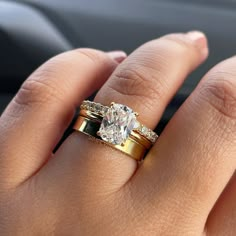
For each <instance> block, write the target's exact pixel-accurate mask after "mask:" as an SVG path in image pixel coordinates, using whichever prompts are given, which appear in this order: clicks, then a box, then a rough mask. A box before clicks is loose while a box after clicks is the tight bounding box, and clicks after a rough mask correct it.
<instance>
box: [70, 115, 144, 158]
mask: <svg viewBox="0 0 236 236" xmlns="http://www.w3.org/2000/svg"><path fill="white" fill-rule="evenodd" d="M100 125H101V123H100V122H98V121H96V120H93V119H89V118H87V117H84V116H79V117H78V119H77V121H76V123H75V125H74V129H75V130H77V131H80V132H81V133H84V134H86V135H89V136H91V137H94V138H96V139H99V140H101V141H102V139H101V138H100V137H99V136H98V135H97V131H98V130H99V127H100ZM106 144H108V145H109V146H111V147H113V148H115V149H117V150H119V151H121V152H123V153H125V154H126V155H128V156H130V157H132V158H133V159H135V160H136V161H141V160H142V159H143V157H144V156H145V155H146V152H147V148H146V147H145V146H144V145H143V144H142V143H141V142H139V140H138V139H135V138H132V137H128V139H127V140H126V141H125V143H124V144H123V145H112V144H109V143H106Z"/></svg>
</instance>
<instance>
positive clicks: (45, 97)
mask: <svg viewBox="0 0 236 236" xmlns="http://www.w3.org/2000/svg"><path fill="white" fill-rule="evenodd" d="M49 68H50V67H49ZM55 76H56V75H55V73H54V71H53V69H52V70H51V69H46V68H44V69H41V70H39V71H37V72H36V73H35V74H34V75H33V76H32V77H31V78H29V79H27V80H26V81H25V82H24V83H23V85H22V86H21V88H20V90H19V92H18V93H17V95H16V96H15V98H14V102H15V103H17V104H19V105H23V106H26V107H28V106H30V107H31V106H34V105H44V104H48V102H50V101H51V100H61V99H60V96H59V94H61V93H62V92H63V91H58V90H59V88H58V87H57V86H56V85H55V84H54V83H53V80H52V79H51V78H53V77H55ZM54 82H55V81H54Z"/></svg>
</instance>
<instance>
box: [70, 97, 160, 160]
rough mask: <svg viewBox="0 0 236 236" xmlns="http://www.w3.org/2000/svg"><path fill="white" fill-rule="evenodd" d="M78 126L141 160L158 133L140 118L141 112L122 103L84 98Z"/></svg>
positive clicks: (75, 126) (81, 130) (88, 133)
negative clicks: (138, 118) (92, 100)
mask: <svg viewBox="0 0 236 236" xmlns="http://www.w3.org/2000/svg"><path fill="white" fill-rule="evenodd" d="M80 108H81V110H80V114H79V117H78V119H77V121H76V123H75V125H74V129H75V130H77V131H80V132H82V133H85V134H87V135H90V136H92V137H94V138H96V139H100V140H102V141H103V142H105V143H106V144H108V145H110V146H112V147H114V148H116V149H118V150H120V151H122V152H124V153H126V154H127V155H129V156H131V157H132V158H134V159H135V160H141V159H142V158H143V157H144V156H145V154H146V153H147V151H148V150H149V149H150V148H151V146H152V145H153V144H154V143H155V141H156V140H157V138H158V136H157V134H156V133H155V132H154V131H152V130H151V129H149V128H147V127H146V126H144V125H143V124H141V123H140V122H139V121H137V115H138V114H137V113H135V112H134V111H133V110H132V109H131V108H129V107H128V106H125V105H122V104H116V103H112V104H111V106H110V107H108V106H104V105H102V104H100V103H95V102H91V101H84V102H83V103H82V104H81V107H80Z"/></svg>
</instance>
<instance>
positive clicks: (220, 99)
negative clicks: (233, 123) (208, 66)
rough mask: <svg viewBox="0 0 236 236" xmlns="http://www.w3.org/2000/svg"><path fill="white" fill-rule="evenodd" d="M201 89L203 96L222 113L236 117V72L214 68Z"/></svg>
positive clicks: (232, 117) (229, 116)
mask: <svg viewBox="0 0 236 236" xmlns="http://www.w3.org/2000/svg"><path fill="white" fill-rule="evenodd" d="M200 91H201V94H202V96H201V97H202V98H203V99H205V100H207V102H208V103H209V104H210V105H211V106H212V107H213V108H214V109H215V110H217V111H218V112H219V113H220V114H221V115H223V116H225V117H228V118H231V119H236V73H231V72H228V71H224V70H223V71H222V70H213V71H212V72H210V73H209V74H208V76H207V79H206V81H205V82H204V83H203V85H202V87H201V90H200Z"/></svg>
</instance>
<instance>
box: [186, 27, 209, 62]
mask: <svg viewBox="0 0 236 236" xmlns="http://www.w3.org/2000/svg"><path fill="white" fill-rule="evenodd" d="M187 37H188V38H189V39H190V40H192V41H193V42H194V44H195V45H196V46H197V47H198V48H199V49H200V50H201V52H202V57H203V59H206V57H207V56H208V53H209V49H208V43H207V38H206V35H205V34H204V33H203V32H201V31H190V32H188V33H187Z"/></svg>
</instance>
